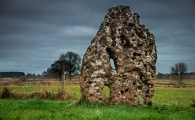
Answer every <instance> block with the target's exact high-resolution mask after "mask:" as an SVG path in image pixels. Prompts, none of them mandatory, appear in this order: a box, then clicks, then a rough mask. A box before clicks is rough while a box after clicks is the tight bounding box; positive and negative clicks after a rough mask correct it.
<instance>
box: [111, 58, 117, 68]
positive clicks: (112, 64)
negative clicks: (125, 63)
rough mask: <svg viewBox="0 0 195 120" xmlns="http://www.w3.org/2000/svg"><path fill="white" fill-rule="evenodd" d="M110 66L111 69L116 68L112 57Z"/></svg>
mask: <svg viewBox="0 0 195 120" xmlns="http://www.w3.org/2000/svg"><path fill="white" fill-rule="evenodd" d="M110 66H111V67H112V69H116V66H115V64H114V60H113V59H112V58H110Z"/></svg>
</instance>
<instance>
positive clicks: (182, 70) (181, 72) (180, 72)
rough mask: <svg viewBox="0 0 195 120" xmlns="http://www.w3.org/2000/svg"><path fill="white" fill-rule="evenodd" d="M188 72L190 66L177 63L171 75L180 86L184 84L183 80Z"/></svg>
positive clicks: (172, 68)
mask: <svg viewBox="0 0 195 120" xmlns="http://www.w3.org/2000/svg"><path fill="white" fill-rule="evenodd" d="M187 71H188V66H187V65H186V64H185V63H182V62H180V63H176V64H175V66H173V67H171V74H172V75H173V76H174V77H175V78H176V79H177V81H178V84H182V83H183V78H184V76H185V74H186V73H187Z"/></svg>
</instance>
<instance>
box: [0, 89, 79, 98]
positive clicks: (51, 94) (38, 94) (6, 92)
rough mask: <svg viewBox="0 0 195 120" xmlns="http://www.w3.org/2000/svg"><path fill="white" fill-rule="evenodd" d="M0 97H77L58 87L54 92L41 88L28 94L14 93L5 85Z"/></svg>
mask: <svg viewBox="0 0 195 120" xmlns="http://www.w3.org/2000/svg"><path fill="white" fill-rule="evenodd" d="M0 98H2V99H4V98H22V99H28V98H40V99H47V100H67V99H77V98H78V97H77V95H76V94H74V93H69V92H66V91H64V92H62V90H60V89H58V91H57V92H56V93H54V92H50V91H49V90H47V89H45V88H43V89H41V90H40V91H34V92H31V93H30V94H27V93H14V92H11V91H10V90H9V89H8V88H7V87H5V88H3V91H2V92H1V93H0Z"/></svg>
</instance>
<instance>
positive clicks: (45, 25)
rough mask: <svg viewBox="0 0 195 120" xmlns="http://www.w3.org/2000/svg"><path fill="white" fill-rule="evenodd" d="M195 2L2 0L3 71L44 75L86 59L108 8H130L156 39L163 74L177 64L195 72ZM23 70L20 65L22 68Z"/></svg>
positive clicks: (0, 58) (0, 62) (0, 49)
mask: <svg viewBox="0 0 195 120" xmlns="http://www.w3.org/2000/svg"><path fill="white" fill-rule="evenodd" d="M194 3H195V2H194V1H193V0H187V1H184V0H172V1H170V0H163V1H161V0H148V1H145V0H136V1H129V0H123V1H115V0H114V1H112V2H111V1H103V0H100V1H91V0H85V1H81V0H66V1H64V0H56V1H53V0H1V1H0V26H1V29H0V71H6V70H12V69H15V70H17V71H24V72H31V73H41V72H42V71H44V70H46V69H47V68H48V67H49V66H50V64H51V63H53V62H54V60H57V59H58V57H59V56H60V54H62V53H65V52H67V51H74V52H77V53H78V54H79V55H80V56H81V57H82V56H83V54H84V53H85V51H86V49H87V47H88V46H89V44H90V42H91V40H92V39H93V37H94V36H95V35H96V33H97V31H98V29H99V26H100V24H101V22H102V21H103V20H104V16H105V15H106V14H107V12H108V8H110V7H114V6H116V5H127V6H130V9H131V11H132V13H135V12H136V13H139V14H140V16H141V18H140V20H141V24H144V25H145V26H146V28H149V30H150V31H151V32H152V33H153V34H154V35H155V39H156V45H157V52H158V61H157V72H170V71H169V69H170V66H172V65H174V63H176V62H186V63H187V64H188V65H189V67H190V71H195V70H194V69H193V68H195V64H194V62H192V61H194V59H193V58H195V56H194V52H195V48H194V45H195V42H194V41H195V39H194V38H195V35H194V33H193V32H194V31H195V22H194V19H195V16H193V14H194V12H195V7H194V6H195V4H194ZM16 66H17V67H16Z"/></svg>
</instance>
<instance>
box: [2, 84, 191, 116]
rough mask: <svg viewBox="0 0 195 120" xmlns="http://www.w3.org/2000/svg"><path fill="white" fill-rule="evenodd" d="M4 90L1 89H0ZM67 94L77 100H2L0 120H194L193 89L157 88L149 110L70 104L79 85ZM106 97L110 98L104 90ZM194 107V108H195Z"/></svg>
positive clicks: (28, 88)
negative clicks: (70, 94)
mask: <svg viewBox="0 0 195 120" xmlns="http://www.w3.org/2000/svg"><path fill="white" fill-rule="evenodd" d="M59 88H60V86H27V85H26V86H21V87H20V86H9V89H11V91H13V92H15V93H23V92H25V93H31V92H33V91H40V90H42V89H47V90H49V91H52V92H57V91H58V89H59ZM0 91H2V87H1V88H0ZM66 91H68V92H70V93H72V94H75V95H76V97H75V98H74V99H68V100H65V101H52V100H42V99H39V98H34V99H26V100H25V99H14V98H12V99H11V98H9V99H0V120H18V119H22V120H29V119H33V120H40V119H44V120H51V119H56V120H63V119H68V120H74V119H78V120H80V119H82V120H102V119H106V120H115V119H119V120H126V119H130V120H131V119H133V120H141V119H143V120H194V119H195V103H193V101H195V94H194V93H195V89H194V88H160V87H155V95H154V97H153V105H152V106H151V107H147V108H141V107H131V106H122V105H115V106H113V105H112V106H109V105H103V104H92V103H85V104H83V105H76V106H74V105H70V104H72V103H73V102H76V101H78V100H79V98H80V97H81V94H80V88H79V86H77V85H76V86H75V85H74V86H72V85H71V86H70V85H68V86H66ZM104 94H105V95H106V96H107V97H108V96H109V89H108V88H106V87H105V89H104ZM193 104H194V107H193Z"/></svg>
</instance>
